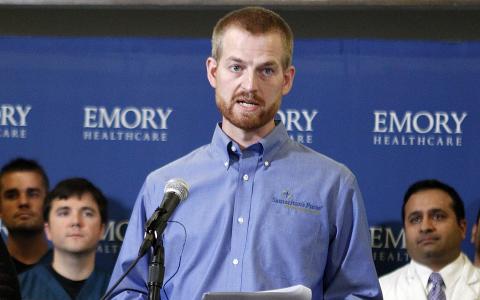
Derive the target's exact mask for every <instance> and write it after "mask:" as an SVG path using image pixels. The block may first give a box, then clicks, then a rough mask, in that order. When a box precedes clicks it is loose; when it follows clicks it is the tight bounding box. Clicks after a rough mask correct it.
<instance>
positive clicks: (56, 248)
mask: <svg viewBox="0 0 480 300" xmlns="http://www.w3.org/2000/svg"><path fill="white" fill-rule="evenodd" d="M44 217H45V221H46V222H45V232H46V234H47V237H48V239H49V240H50V241H51V242H52V244H53V262H52V264H51V265H37V266H35V267H34V268H32V269H30V270H28V271H26V272H24V273H23V274H21V275H20V276H19V279H20V288H21V292H22V299H49V300H52V299H62V300H63V299H78V300H83V299H100V298H101V296H102V295H103V293H104V292H105V290H106V288H107V285H108V280H109V278H110V275H109V274H107V273H106V272H103V271H101V270H99V269H98V268H96V267H95V255H96V249H97V245H98V243H99V241H100V240H101V239H102V237H103V234H104V232H105V224H106V222H107V200H106V198H105V197H104V195H103V194H102V192H101V191H100V190H99V189H98V188H97V187H96V186H94V185H93V184H92V183H91V182H89V181H88V180H86V179H83V178H71V179H66V180H63V181H61V182H59V183H58V184H57V186H56V187H55V188H54V189H53V190H52V191H51V192H50V193H49V194H48V196H47V198H46V202H45V209H44Z"/></svg>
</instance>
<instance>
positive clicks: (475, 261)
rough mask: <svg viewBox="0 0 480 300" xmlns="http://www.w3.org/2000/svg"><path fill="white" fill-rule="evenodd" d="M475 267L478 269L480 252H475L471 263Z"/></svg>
mask: <svg viewBox="0 0 480 300" xmlns="http://www.w3.org/2000/svg"><path fill="white" fill-rule="evenodd" d="M473 264H474V265H475V267H478V268H480V252H475V260H474V261H473Z"/></svg>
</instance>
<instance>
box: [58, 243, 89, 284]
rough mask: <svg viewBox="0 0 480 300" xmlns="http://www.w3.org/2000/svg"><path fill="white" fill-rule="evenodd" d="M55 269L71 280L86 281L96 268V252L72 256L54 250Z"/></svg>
mask: <svg viewBox="0 0 480 300" xmlns="http://www.w3.org/2000/svg"><path fill="white" fill-rule="evenodd" d="M52 267H53V269H54V270H55V271H56V272H57V273H58V274H60V275H62V276H63V277H65V278H67V279H70V280H75V281H79V280H85V279H87V278H88V277H89V276H90V274H92V272H93V269H94V268H95V251H92V252H90V253H84V254H77V253H75V254H72V253H67V252H64V251H59V250H57V249H54V252H53V263H52Z"/></svg>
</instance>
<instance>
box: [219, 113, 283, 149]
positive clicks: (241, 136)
mask: <svg viewBox="0 0 480 300" xmlns="http://www.w3.org/2000/svg"><path fill="white" fill-rule="evenodd" d="M274 128H275V122H274V121H273V120H272V121H271V122H269V123H267V124H266V125H264V126H263V127H261V128H258V129H255V130H245V129H241V128H238V127H236V126H234V125H233V124H231V123H230V122H229V121H228V120H226V119H225V118H223V122H222V130H223V132H224V133H225V134H226V135H228V136H229V137H230V138H231V139H232V140H234V141H235V142H237V143H238V145H239V146H240V148H242V149H245V148H248V147H249V146H251V145H253V144H255V143H258V141H259V140H261V139H262V138H264V137H265V136H267V135H268V134H269V133H270V132H272V130H273V129H274Z"/></svg>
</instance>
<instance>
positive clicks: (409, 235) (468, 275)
mask: <svg viewBox="0 0 480 300" xmlns="http://www.w3.org/2000/svg"><path fill="white" fill-rule="evenodd" d="M402 219H403V225H404V229H405V238H406V242H407V251H408V254H409V255H410V257H411V261H410V263H409V264H407V265H406V266H404V267H401V268H399V269H398V270H395V271H394V272H392V273H390V274H387V275H385V276H382V277H381V278H380V284H381V286H382V291H383V296H384V299H386V300H397V299H398V300H400V299H402V300H403V299H418V300H421V299H428V300H431V299H435V300H436V299H439V300H441V299H443V300H445V299H449V300H455V299H458V300H478V299H480V271H479V270H478V269H476V268H475V267H474V266H473V265H472V263H471V262H470V260H469V259H468V258H467V256H466V255H464V254H463V253H462V252H461V243H462V240H464V239H465V235H466V228H467V223H466V221H465V209H464V205H463V201H462V199H461V198H460V196H459V194H458V193H457V192H456V191H455V189H453V188H452V187H450V186H448V185H447V184H445V183H442V182H440V181H438V180H422V181H418V182H416V183H414V184H413V185H411V186H410V188H409V189H408V190H407V192H406V193H405V196H404V198H403V208H402Z"/></svg>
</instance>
